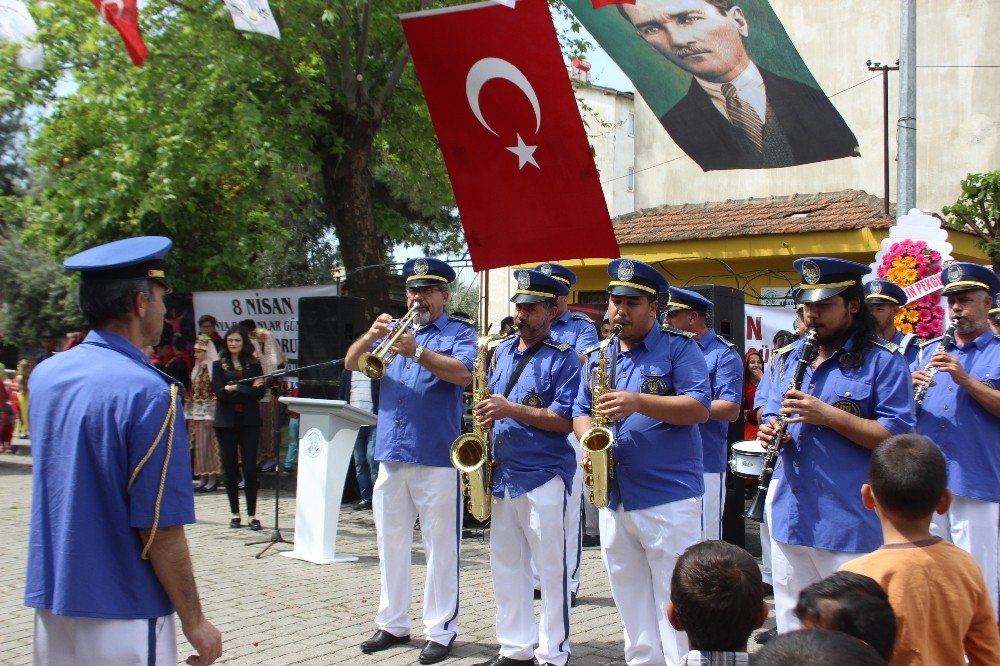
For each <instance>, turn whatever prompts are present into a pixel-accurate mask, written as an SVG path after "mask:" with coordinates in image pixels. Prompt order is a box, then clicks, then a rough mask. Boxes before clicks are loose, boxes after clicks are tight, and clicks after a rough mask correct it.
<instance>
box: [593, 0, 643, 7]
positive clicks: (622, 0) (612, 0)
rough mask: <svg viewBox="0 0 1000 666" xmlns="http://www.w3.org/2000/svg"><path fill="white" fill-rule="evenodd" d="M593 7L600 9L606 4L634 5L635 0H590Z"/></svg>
mask: <svg viewBox="0 0 1000 666" xmlns="http://www.w3.org/2000/svg"><path fill="white" fill-rule="evenodd" d="M591 2H592V3H593V5H594V9H600V8H601V7H605V6H607V5H634V4H635V0H591Z"/></svg>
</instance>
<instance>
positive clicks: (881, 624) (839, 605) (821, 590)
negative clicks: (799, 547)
mask: <svg viewBox="0 0 1000 666" xmlns="http://www.w3.org/2000/svg"><path fill="white" fill-rule="evenodd" d="M795 617H797V618H798V619H799V621H800V622H801V623H802V626H803V627H805V628H806V629H829V630H830V631H840V632H843V633H845V634H848V635H849V636H854V637H855V638H858V639H860V640H863V641H864V642H865V643H868V645H871V646H872V647H873V648H875V651H876V652H878V653H879V654H880V655H881V656H882V658H883V659H885V660H887V661H888V660H889V659H890V658H892V646H893V644H894V643H895V641H896V616H895V615H894V614H893V611H892V606H890V605H889V597H888V596H886V593H885V590H883V589H882V588H881V587H879V585H878V583H876V582H875V581H874V580H872V579H871V578H869V577H868V576H862V575H860V574H856V573H850V572H845V571H839V572H837V573H835V574H833V575H831V576H827V577H826V578H824V579H823V580H820V581H817V582H815V583H813V584H812V585H810V586H808V587H807V588H805V589H804V590H802V592H800V593H799V603H798V604H797V605H796V606H795Z"/></svg>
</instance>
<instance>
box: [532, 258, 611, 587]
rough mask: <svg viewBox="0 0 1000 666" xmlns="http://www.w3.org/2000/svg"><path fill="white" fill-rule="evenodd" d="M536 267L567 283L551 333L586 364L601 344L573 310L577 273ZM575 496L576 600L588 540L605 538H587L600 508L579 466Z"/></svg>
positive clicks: (571, 528) (570, 527)
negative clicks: (588, 494)
mask: <svg viewBox="0 0 1000 666" xmlns="http://www.w3.org/2000/svg"><path fill="white" fill-rule="evenodd" d="M535 270H538V271H541V272H542V273H545V274H546V275H551V276H552V277H553V278H555V279H556V280H559V281H560V282H563V283H564V284H565V285H566V293H565V294H562V295H560V296H559V297H558V298H557V299H556V310H557V312H558V314H557V315H556V318H555V319H554V320H553V321H552V330H551V331H550V332H549V335H551V336H552V339H553V340H555V341H557V342H565V343H567V344H569V345H570V347H572V348H573V349H574V350H575V352H576V354H577V355H578V356H579V358H580V362H581V363H583V362H584V361H585V359H586V357H585V356H584V353H583V352H584V351H586V350H587V349H589V348H590V347H593V346H594V345H596V344H597V327H595V326H594V322H592V321H591V320H590V317H588V316H587V315H585V314H581V313H579V312H570V311H569V306H568V300H569V289H570V288H571V287H572V286H573V285H574V284H576V274H575V273H574V272H573V271H571V270H570V269H568V268H566V267H565V266H563V265H562V264H556V263H547V264H540V265H538V266H537V267H536V268H535ZM569 442H570V444H571V445H572V446H573V449H574V450H575V451H576V452H577V457H578V458H582V457H583V449H581V448H580V442H578V441H577V439H576V435H574V434H573V433H572V432H571V433H569ZM572 495H573V496H572V497H570V500H569V503H567V505H566V530H567V534H569V535H570V539H571V540H572V544H571V547H570V548H569V549H568V550H567V552H566V555H567V557H568V558H569V573H570V581H569V591H570V594H571V596H572V599H573V602H574V603H575V602H576V595H577V593H578V592H579V591H580V562H581V559H582V554H583V553H582V550H583V545H584V544H583V542H584V539H585V538H586V539H587V540H588V544H594V545H600V541H601V539H600V537H599V536H590V537H589V538H588V537H585V534H586V533H587V531H588V529H589V530H590V531H591V532H593V533H595V534H596V532H597V531H598V530H599V529H600V528H599V526H598V518H597V508H596V507H594V505H592V504H590V503H589V502H585V501H584V500H583V469H582V468H581V467H579V466H577V468H576V474H575V475H574V476H573V493H572ZM580 507H583V513H584V515H585V519H584V521H581V511H580ZM584 522H585V523H586V525H584V524H583V523H584Z"/></svg>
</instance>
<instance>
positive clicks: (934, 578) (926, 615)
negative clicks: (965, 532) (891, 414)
mask: <svg viewBox="0 0 1000 666" xmlns="http://www.w3.org/2000/svg"><path fill="white" fill-rule="evenodd" d="M947 485H948V472H947V467H946V465H945V461H944V456H942V455H941V451H940V450H939V449H938V448H937V446H935V444H934V443H933V442H932V441H930V440H929V439H927V438H926V437H921V436H919V435H897V436H895V437H890V438H889V439H887V440H885V441H884V442H882V443H881V444H879V445H878V447H876V449H875V451H874V452H873V453H872V460H871V464H870V465H869V468H868V483H866V484H864V485H863V486H862V487H861V500H862V502H864V505H865V508H867V509H869V510H871V511H874V512H875V513H876V514H877V515H878V517H879V520H880V521H881V523H882V536H883V539H884V542H885V545H883V546H882V547H881V548H879V549H878V550H876V551H875V552H874V553H869V554H868V555H863V556H861V557H859V558H857V559H855V560H851V561H850V562H848V563H847V564H845V565H843V566H842V567H840V570H841V571H853V572H855V573H859V574H862V575H865V576H868V577H870V578H873V579H874V580H876V581H877V582H878V583H879V584H880V585H881V586H882V588H883V589H885V591H886V593H887V594H888V595H889V602H890V603H891V604H892V607H893V610H894V611H895V612H896V622H897V630H898V634H897V638H896V645H895V649H894V651H893V654H892V661H891V662H890V664H892V665H893V666H899V665H902V664H926V665H927V666H938V665H939V664H964V663H965V659H966V657H968V660H969V662H968V663H969V664H970V666H977V665H979V664H996V663H997V661H996V660H997V656H998V655H1000V634H998V633H997V625H996V621H995V620H994V617H995V616H994V615H993V604H992V602H991V601H990V596H989V594H988V593H987V591H986V584H985V582H984V581H983V574H982V572H981V571H980V569H979V566H978V565H977V564H976V561H975V560H974V559H973V558H972V556H971V555H969V554H968V553H966V552H965V551H963V550H961V549H960V548H958V547H957V546H955V545H953V544H951V543H949V542H947V541H944V540H942V539H941V538H940V537H934V536H932V535H931V532H930V523H931V517H932V516H933V514H934V512H935V511H937V512H938V513H939V514H943V513H944V512H946V511H947V510H948V507H949V506H950V504H951V500H952V493H951V491H950V490H948V488H947Z"/></svg>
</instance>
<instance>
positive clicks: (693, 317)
mask: <svg viewBox="0 0 1000 666" xmlns="http://www.w3.org/2000/svg"><path fill="white" fill-rule="evenodd" d="M711 307H712V301H710V300H708V299H707V298H705V297H704V296H702V295H701V294H699V293H698V292H695V291H690V290H688V289H679V288H677V287H670V300H669V301H668V303H667V323H668V324H669V325H670V326H673V327H674V328H676V329H679V330H682V331H687V332H688V333H692V334H694V339H695V340H696V341H697V342H698V347H699V348H700V349H701V353H702V354H703V355H704V356H705V363H706V364H707V365H708V386H709V395H710V396H711V398H712V406H711V407H710V408H709V410H710V411H709V415H708V421H706V422H705V423H702V424H701V425H699V426H698V430H699V431H700V432H701V447H702V459H703V464H704V467H705V496H704V497H705V498H704V504H703V508H702V520H703V522H704V532H705V539H709V540H714V541H718V540H719V539H721V538H722V510H723V508H724V507H725V503H726V467H727V466H728V464H729V423H730V422H732V421H735V420H736V419H738V418H739V417H740V403H741V396H742V394H743V359H742V358H741V357H740V355H739V354H738V353H736V345H734V344H733V343H732V342H730V341H729V340H726V339H725V338H723V337H719V336H718V335H717V334H716V333H715V330H713V329H711V328H709V327H708V319H707V316H708V311H709V309H710V308H711Z"/></svg>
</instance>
